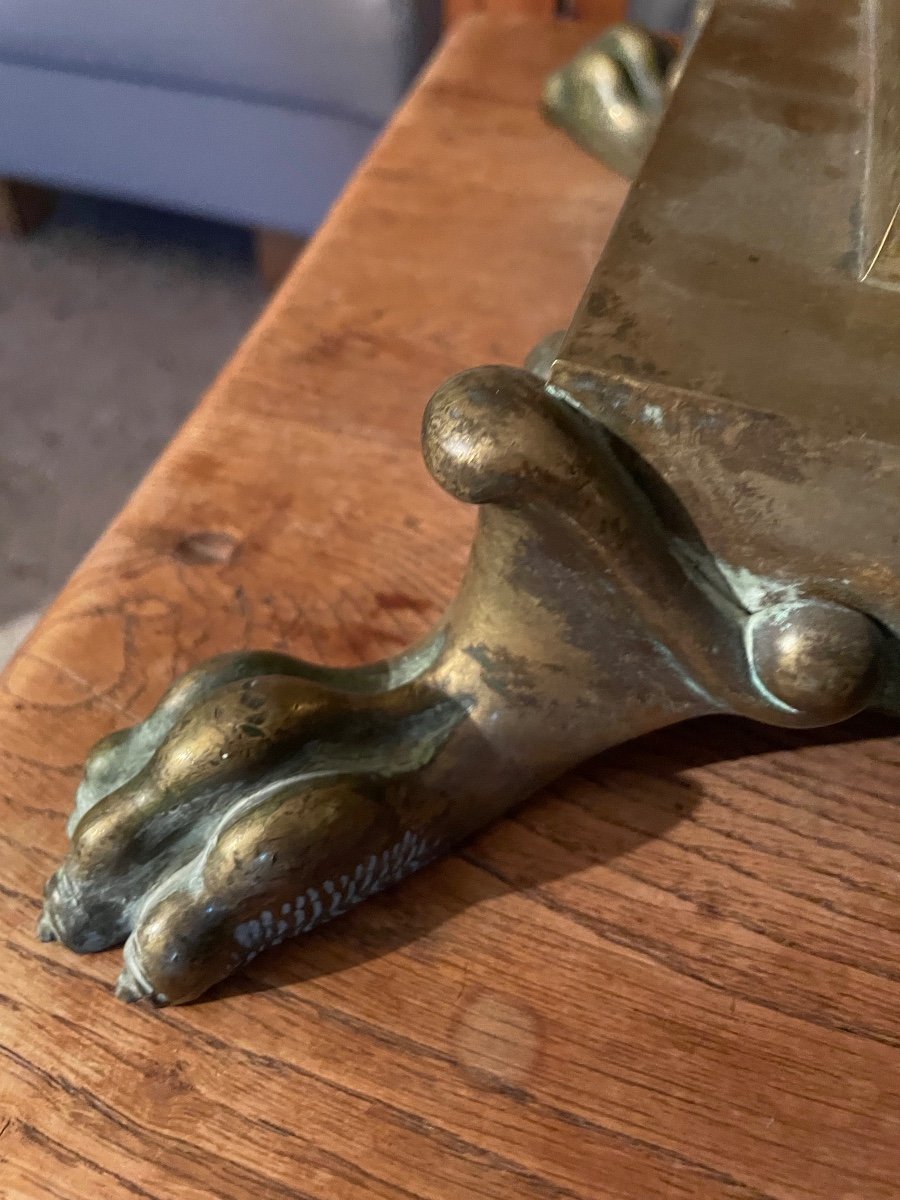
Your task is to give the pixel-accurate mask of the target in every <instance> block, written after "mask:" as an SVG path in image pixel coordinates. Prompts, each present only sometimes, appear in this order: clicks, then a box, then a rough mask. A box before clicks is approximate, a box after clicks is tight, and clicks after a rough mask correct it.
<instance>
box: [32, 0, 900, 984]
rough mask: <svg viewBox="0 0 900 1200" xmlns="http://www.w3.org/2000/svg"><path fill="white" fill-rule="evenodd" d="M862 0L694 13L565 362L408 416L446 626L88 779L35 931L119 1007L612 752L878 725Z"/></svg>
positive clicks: (385, 881) (155, 731) (119, 750)
mask: <svg viewBox="0 0 900 1200" xmlns="http://www.w3.org/2000/svg"><path fill="white" fill-rule="evenodd" d="M868 2H869V0H841V2H840V3H836V4H835V5H834V6H833V7H832V6H827V8H823V6H822V5H821V4H820V3H819V0H777V2H776V0H753V2H751V0H731V2H730V3H729V4H727V5H723V6H721V8H719V9H717V10H715V12H714V13H713V16H712V17H711V19H710V22H709V25H708V27H707V30H706V32H705V33H704V35H703V36H702V37H701V39H700V41H699V43H698V45H697V47H696V49H695V51H694V53H693V55H692V57H691V60H690V62H689V64H688V67H687V70H686V72H685V76H684V80H683V82H682V84H681V85H680V87H679V91H678V103H677V113H673V114H672V115H671V116H670V119H669V120H668V121H667V122H666V123H665V125H664V127H663V130H662V132H661V134H660V137H659V139H658V140H657V143H656V146H655V150H654V154H653V155H652V157H651V159H650V160H649V161H648V163H647V165H646V167H645V169H644V171H643V173H642V175H641V179H640V184H639V186H637V187H635V188H633V189H632V191H631V194H630V196H629V199H628V201H627V203H626V206H625V209H624V211H623V213H622V216H621V218H620V220H619V222H618V225H617V227H616V230H615V232H614V234H613V237H612V239H611V240H610V243H609V245H608V247H607V249H606V251H605V253H604V255H603V258H602V259H601V262H600V264H599V266H598V268H597V272H596V274H595V276H594V278H593V280H592V282H591V284H590V286H589V288H588V291H587V293H586V295H585V299H584V302H583V303H582V305H581V307H580V308H579V311H578V313H577V315H576V317H575V319H574V321H573V323H572V325H571V327H570V328H569V330H568V331H567V333H566V334H565V335H564V336H560V335H556V336H555V339H552V340H548V341H547V342H546V343H544V344H543V345H542V347H541V348H540V349H539V351H538V352H537V353H536V354H535V356H534V357H533V358H532V359H531V360H530V368H531V369H528V368H515V367H506V366H490V367H480V368H478V369H476V370H472V371H468V372H465V373H464V374H462V375H459V376H457V377H455V378H454V379H451V380H450V381H449V382H448V383H446V384H444V386H443V387H441V388H440V389H439V390H438V392H437V394H436V395H435V396H434V397H433V398H432V400H431V402H430V404H429V406H428V409H427V412H426V415H425V424H424V436H423V445H424V453H425V457H426V460H427V463H428V466H429V468H430V470H431V472H432V474H433V475H434V476H435V478H436V479H437V480H438V481H439V482H440V483H441V484H442V485H443V486H444V487H445V488H446V489H447V490H448V491H449V492H450V493H452V494H453V495H454V496H457V497H459V498H460V499H461V500H463V501H465V502H467V503H469V504H476V505H478V506H479V507H480V520H479V524H478V531H477V535H476V539H475V543H474V546H473V549H472V554H471V560H470V563H469V567H468V571H467V573H466V576H465V579H464V581H463V584H462V586H461V589H460V592H459V594H458V596H457V597H456V599H455V600H454V602H453V604H452V605H451V607H450V610H449V612H448V613H447V615H446V617H445V619H444V620H443V621H442V622H441V624H440V626H439V628H438V629H437V630H436V631H435V632H434V633H433V634H432V635H431V636H430V637H429V638H428V639H426V640H425V641H424V642H423V643H422V644H421V645H419V646H417V647H415V648H413V649H411V650H410V651H408V652H406V653H405V654H402V655H400V656H399V657H398V658H396V659H393V660H390V661H387V662H384V663H380V664H376V665H374V666H371V667H363V668H359V669H356V670H329V669H326V668H323V667H315V666H311V665H309V664H305V663H301V662H298V661H296V660H294V659H291V658H287V657H285V656H283V655H279V654H275V653H268V652H259V653H238V654H234V655H228V656H225V657H223V658H219V659H216V660H214V661H212V662H210V663H207V664H206V665H204V666H201V667H198V668H197V669H195V670H194V671H192V672H190V673H189V674H188V675H187V676H186V677H184V678H183V679H182V680H181V681H180V682H178V683H177V684H176V685H175V686H174V688H173V689H172V690H171V691H170V692H169V693H168V695H167V696H166V697H165V698H164V699H163V701H162V703H161V704H160V706H159V707H158V708H157V709H156V711H155V712H154V713H153V714H152V715H151V716H150V717H149V718H148V719H147V720H146V721H145V722H144V723H143V724H142V725H139V726H137V727H136V728H135V729H133V730H130V731H128V732H125V733H120V734H117V735H115V736H114V737H112V738H109V739H107V740H106V741H104V742H102V743H101V744H100V745H99V746H98V747H97V748H96V750H95V751H94V753H93V755H92V756H91V758H90V760H89V762H88V765H87V768H86V772H85V778H84V782H83V783H82V785H81V787H80V789H79V792H78V797H77V802H76V810H75V814H74V816H73V818H72V822H71V828H70V831H71V836H72V847H71V850H70V853H69V855H68V857H67V858H66V860H65V862H64V864H63V865H62V867H61V868H60V870H59V871H57V873H56V874H55V875H54V876H53V878H52V879H51V880H50V882H49V884H48V886H47V890H46V903H45V908H44V915H43V917H42V920H41V925H40V934H41V936H42V937H44V938H47V939H51V938H59V939H60V940H61V941H62V942H64V943H65V944H66V945H67V946H70V947H71V948H73V949H75V950H79V951H91V950H101V949H103V948H105V947H108V946H111V945H114V944H116V943H119V942H122V941H125V969H124V971H123V974H122V977H121V981H120V984H119V991H120V994H121V995H122V996H123V997H125V998H126V999H137V998H139V997H150V998H152V999H153V1000H154V1001H156V1002H157V1003H167V1002H169V1003H180V1002H183V1001H187V1000H190V999H192V998H193V997H195V996H198V995H199V994H200V993H202V992H203V991H204V990H205V989H207V988H208V987H210V986H211V985H212V984H214V983H215V982H216V981H217V980H220V979H222V978H224V977H225V976H227V975H229V974H230V973H231V972H233V971H235V970H237V969H238V968H240V967H241V966H242V965H243V964H245V963H247V962H248V961H249V960H251V959H252V958H253V957H254V956H255V955H257V954H258V953H259V952H260V951H261V950H263V949H264V948H265V947H267V946H271V945H275V944H277V943H279V942H281V941H283V940H284V939H286V938H290V937H293V936H294V935H296V934H299V933H302V932H305V931H307V930H310V929H312V928H314V927H315V926H316V925H318V924H319V923H320V922H322V921H326V920H328V919H330V918H331V917H334V916H337V915H339V914H340V913H342V912H344V911H346V910H347V909H348V908H349V907H350V906H352V905H354V904H356V903H358V902H359V901H361V900H363V899H365V898H366V897H367V896H370V895H372V894H373V893H375V892H377V891H379V890H381V889H382V888H384V887H387V886H388V885H390V884H393V883H395V882H396V881H398V880H400V879H401V878H402V877H403V876H405V875H407V874H408V873H410V872H411V871H414V870H416V868H418V867H419V866H421V865H422V864H423V863H425V862H427V861H428V860H429V859H431V858H433V857H434V856H435V855H438V854H441V853H443V852H444V851H445V850H447V849H449V848H450V847H452V846H454V845H455V844H457V843H459V842H460V840H461V839H464V838H465V837H467V836H468V835H469V834H471V833H472V832H473V831H475V830H477V829H479V828H481V827H482V826H483V825H485V824H486V823H488V822H489V821H491V820H493V819H494V818H495V817H497V816H499V815H500V814H501V813H504V812H505V811H507V810H508V809H509V807H510V806H511V805H514V804H516V803H518V802H519V801H521V800H522V799H524V798H525V797H526V796H528V795H529V793H531V792H533V791H534V790H535V789H537V788H539V787H540V786H541V785H542V784H544V783H546V782H548V781H549V780H551V779H553V778H554V776H556V775H558V774H560V773H561V772H563V771H565V770H567V769H568V768H570V767H572V766H574V765H575V764H577V763H579V762H580V761H582V760H583V759H585V758H587V757H588V756H590V755H593V754H596V753H597V752H598V751H601V750H603V749H604V747H607V746H610V745H612V744H614V743H616V742H620V741H622V740H624V739H626V738H632V737H635V736H637V735H639V734H642V733H645V732H647V731H649V730H653V729H656V728H659V727H660V726H664V725H667V724H669V723H671V722H674V721H680V720H683V719H685V718H689V717H694V716H699V715H701V714H707V713H738V714H741V715H743V716H746V717H750V718H753V719H755V720H759V721H765V722H769V723H771V724H773V725H783V726H795V727H802V726H812V725H821V724H826V723H829V722H834V721H840V720H842V719H843V718H845V717H848V716H850V715H851V714H853V713H855V712H858V711H859V710H860V709H862V708H864V707H866V706H878V707H881V708H884V709H887V710H890V711H895V712H896V711H900V661H898V654H897V646H898V640H897V639H898V636H900V597H898V593H897V578H898V569H900V537H898V532H897V531H898V527H900V405H898V397H900V338H898V336H897V330H898V327H900V293H898V289H897V287H896V286H895V285H894V284H893V283H892V282H891V279H890V276H889V275H888V274H885V273H879V272H877V271H872V270H871V269H870V267H871V263H872V261H873V248H876V247H878V246H879V244H880V238H881V235H882V234H883V232H884V228H885V224H886V221H887V220H888V219H889V218H890V215H891V214H892V213H893V212H894V210H895V209H896V201H897V198H898V197H897V194H896V192H895V191H892V189H893V188H895V185H896V172H895V161H896V160H892V162H891V163H889V164H887V165H886V166H884V169H881V168H882V164H880V163H879V162H878V160H877V157H876V155H877V152H878V147H879V146H882V145H893V146H896V145H897V144H898V138H897V133H898V130H897V127H896V121H897V112H898V109H897V107H896V106H894V105H892V104H891V103H888V100H889V97H887V96H885V95H884V94H883V89H884V88H885V87H887V88H893V87H894V86H895V83H894V74H893V73H892V72H890V71H888V72H886V73H885V72H884V70H883V69H882V67H881V66H880V65H879V64H883V61H884V60H883V55H882V48H883V47H884V46H885V45H893V46H895V47H896V46H897V45H898V44H900V42H898V35H900V10H898V9H897V8H896V7H893V8H891V9H888V8H887V7H886V6H882V7H881V9H880V14H881V18H880V19H881V22H882V25H881V27H880V29H879V31H878V36H877V45H876V43H875V42H873V44H871V45H870V44H869V42H868V41H867V39H868V38H870V37H872V36H873V34H872V23H871V22H870V21H868V20H867V19H866V18H867V17H870V16H871V15H872V14H871V13H869V12H868V9H867V4H868ZM891 61H893V62H896V59H893V60H891ZM861 65H862V68H863V69H864V70H865V72H866V77H865V78H864V79H860V75H859V72H860V69H861ZM798 80H802V81H803V87H800V86H799V85H798ZM861 95H867V96H869V98H870V100H869V103H870V109H871V111H870V112H865V111H860V101H859V97H860V96H861ZM876 114H880V117H879V118H878V119H877V120H876V119H874V118H875V115H876ZM880 121H883V122H884V123H885V127H883V126H882V124H880V123H879V122H880ZM561 185H562V184H561ZM885 214H888V216H887V218H886V217H885Z"/></svg>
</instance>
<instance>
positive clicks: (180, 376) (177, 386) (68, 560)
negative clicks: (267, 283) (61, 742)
mask: <svg viewBox="0 0 900 1200" xmlns="http://www.w3.org/2000/svg"><path fill="white" fill-rule="evenodd" d="M265 299H266V297H265V295H264V292H263V288H262V286H261V284H260V283H259V282H258V280H257V277H256V273H255V270H254V266H253V260H252V253H251V243H250V236H249V234H248V233H246V232H245V231H243V230H239V229H233V228H231V227H228V226H223V225H218V224H216V223H214V222H208V221H202V220H198V219H194V218H185V217H179V216H175V215H171V214H165V213H160V212H155V211H153V210H150V209H142V208H139V207H137V206H133V205H126V204H118V203H114V202H112V201H104V200H95V199H91V198H87V197H75V196H69V197H65V198H64V199H63V201H62V202H61V204H60V206H59V209H58V211H57V213H56V214H55V215H54V217H53V219H52V220H51V221H50V222H48V223H47V224H46V225H45V226H44V227H42V228H41V229H40V230H39V231H38V232H37V233H36V234H34V235H33V236H32V237H30V238H28V239H25V240H18V241H9V240H0V663H2V662H3V661H4V660H5V659H6V658H8V656H9V655H10V653H11V652H12V651H13V650H14V648H15V646H16V645H17V644H18V642H19V640H20V639H21V637H22V636H23V635H24V634H25V633H27V631H28V629H29V628H30V624H31V623H32V622H33V620H34V616H35V614H36V613H37V612H39V610H40V609H41V608H42V607H43V606H44V605H46V603H47V602H48V600H49V599H50V598H51V597H52V596H53V595H54V594H55V593H56V592H57V591H58V590H59V588H60V587H61V586H62V584H63V583H64V582H65V580H66V578H67V576H68V575H69V574H70V572H71V571H72V569H73V568H74V567H75V566H76V565H77V563H78V561H79V559H80V558H81V557H82V556H83V555H84V553H85V552H86V551H87V550H88V549H89V548H90V546H91V544H92V543H93V542H94V541H95V539H96V538H97V537H98V535H99V534H100V533H101V532H102V531H103V529H104V527H105V526H106V524H107V523H108V521H109V520H110V519H111V517H113V516H114V515H115V513H116V512H117V511H118V510H119V509H120V508H121V507H122V505H123V504H124V502H125V501H126V499H127V498H128V495H129V493H130V492H131V490H132V489H133V488H134V486H135V484H137V483H138V482H139V480H140V479H141V478H142V476H143V475H144V474H145V473H146V471H147V468H148V467H149V466H150V464H151V463H152V462H153V460H154V458H155V457H156V456H157V454H158V453H159V451H160V450H161V449H162V448H163V446H165V444H166V443H167V442H168V441H169V440H170V438H171V437H172V435H173V434H174V433H175V431H176V430H177V428H178V426H179V425H180V424H181V422H182V421H183V420H184V418H185V417H186V416H187V414H188V413H189V412H190V411H191V409H192V408H193V407H194V406H195V404H196V403H197V401H198V400H199V399H200V396H201V395H202V393H203V392H204V390H205V389H206V387H207V386H208V385H209V384H210V383H211V382H212V380H213V378H214V376H215V375H216V373H217V371H218V370H219V368H220V367H221V366H222V365H223V363H224V362H225V361H226V360H227V359H228V357H229V356H230V354H231V353H232V351H233V350H234V348H235V346H236V345H237V343H238V342H239V341H240V339H241V337H242V336H243V334H244V333H245V332H246V330H247V329H248V328H249V326H250V324H251V323H252V321H253V320H254V318H255V317H256V315H257V313H258V312H259V310H260V308H261V307H262V305H263V303H264V301H265Z"/></svg>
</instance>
